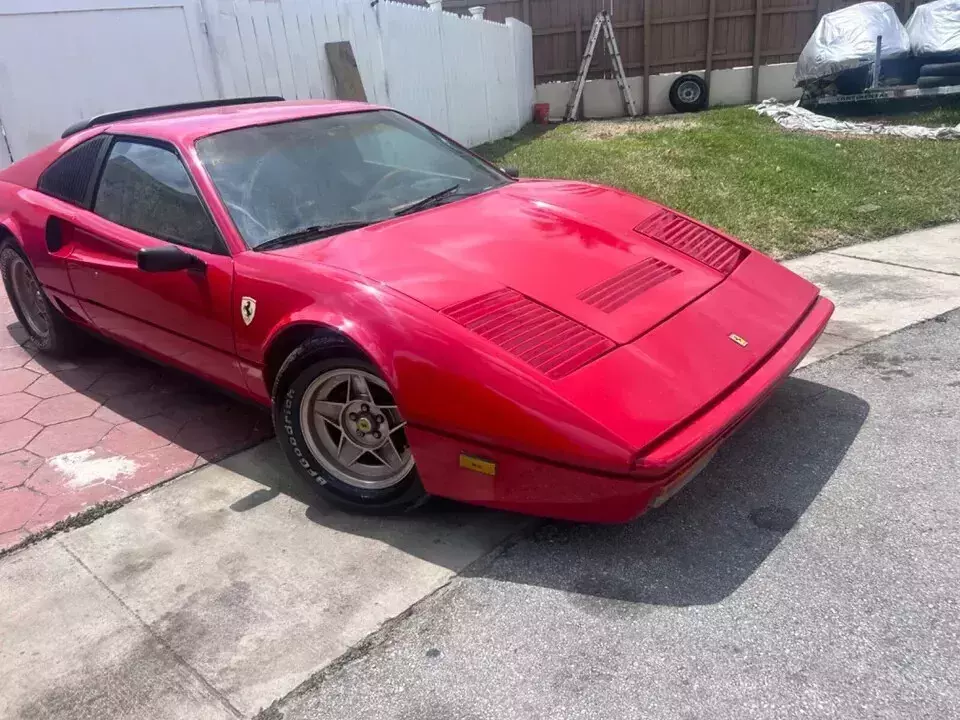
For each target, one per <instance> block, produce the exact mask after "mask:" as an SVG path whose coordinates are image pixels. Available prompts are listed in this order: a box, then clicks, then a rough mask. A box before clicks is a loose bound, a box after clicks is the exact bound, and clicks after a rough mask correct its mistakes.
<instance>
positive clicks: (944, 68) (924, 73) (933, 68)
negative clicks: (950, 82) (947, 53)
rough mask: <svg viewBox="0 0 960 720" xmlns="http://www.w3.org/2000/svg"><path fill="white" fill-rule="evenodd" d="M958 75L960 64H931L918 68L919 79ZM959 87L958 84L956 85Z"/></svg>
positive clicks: (959, 73)
mask: <svg viewBox="0 0 960 720" xmlns="http://www.w3.org/2000/svg"><path fill="white" fill-rule="evenodd" d="M950 75H960V62H951V63H931V64H929V65H923V66H921V68H920V77H944V76H950ZM957 84H958V85H960V82H958V83H957Z"/></svg>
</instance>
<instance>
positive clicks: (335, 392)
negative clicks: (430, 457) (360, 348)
mask: <svg viewBox="0 0 960 720" xmlns="http://www.w3.org/2000/svg"><path fill="white" fill-rule="evenodd" d="M304 364H305V367H303V369H302V370H300V371H299V372H298V373H297V374H296V376H295V377H294V378H293V379H292V381H290V382H289V384H287V386H286V388H285V390H283V391H282V393H281V394H280V395H279V396H278V397H277V398H276V400H275V404H274V423H275V425H276V430H277V436H278V438H279V439H280V442H281V444H282V445H283V448H284V451H285V452H286V454H287V457H288V459H289V460H290V462H291V463H292V464H293V466H294V467H295V468H296V469H297V470H298V471H299V472H300V474H301V475H302V476H304V477H305V478H306V479H307V480H308V481H310V482H311V484H313V486H314V487H315V488H316V490H317V491H318V492H319V493H320V494H321V495H322V496H323V497H324V498H326V499H327V500H329V501H331V502H333V503H334V504H337V505H339V506H342V507H346V508H347V509H350V510H356V511H361V512H371V513H386V512H398V511H404V510H409V509H412V508H414V507H416V506H418V505H420V504H421V503H422V502H423V501H424V500H426V498H427V495H426V493H425V491H424V489H423V486H422V484H421V483H420V478H419V476H418V475H417V470H416V466H415V463H414V460H413V454H412V452H411V450H410V444H409V442H408V441H407V436H406V422H405V421H404V419H403V417H402V416H401V415H400V411H399V409H398V408H397V405H396V402H395V400H394V398H393V394H392V393H391V392H390V388H389V387H388V386H387V384H386V383H385V382H384V381H383V380H382V379H381V378H380V376H379V375H378V374H377V371H376V368H375V367H374V366H373V365H372V364H370V363H369V362H367V361H366V360H363V359H360V358H355V357H342V358H336V359H325V360H319V361H317V362H313V363H309V362H307V363H304Z"/></svg>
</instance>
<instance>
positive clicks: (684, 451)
mask: <svg viewBox="0 0 960 720" xmlns="http://www.w3.org/2000/svg"><path fill="white" fill-rule="evenodd" d="M832 313H833V303H831V302H830V301H829V300H827V299H826V298H822V297H821V298H818V299H817V300H816V302H815V303H814V304H813V306H812V307H811V308H810V310H809V311H808V312H807V314H806V315H805V316H804V317H803V319H802V320H800V322H799V323H797V325H796V326H795V328H794V329H793V331H792V332H791V333H790V334H789V335H788V336H787V337H786V339H785V340H784V341H783V342H782V343H781V344H780V345H779V346H778V347H777V348H776V349H775V350H773V351H772V352H771V353H770V354H769V355H768V356H767V357H766V358H765V359H764V361H763V362H762V363H760V364H759V365H758V366H757V367H756V368H755V369H754V370H753V372H751V374H749V375H748V376H747V377H746V378H745V379H743V380H741V381H740V382H739V383H738V384H737V385H736V386H735V387H733V388H732V389H730V390H729V391H728V392H727V393H726V394H724V395H723V396H721V397H719V398H717V399H715V400H714V401H713V403H712V404H711V405H709V406H707V407H705V408H703V409H701V411H700V412H699V413H698V414H697V415H695V416H694V417H693V418H691V419H688V421H687V422H686V423H685V424H684V425H683V426H682V427H679V428H676V429H674V430H673V431H672V432H671V433H670V435H668V436H667V437H666V438H661V439H659V440H658V441H657V443H656V444H655V445H653V446H651V447H648V448H644V449H643V450H642V451H641V453H640V454H639V456H638V458H637V461H636V464H635V473H633V474H631V475H613V474H600V473H597V472H595V471H589V470H583V469H579V468H574V467H568V466H563V465H558V464H555V463H551V462H549V461H547V460H543V459H541V458H533V457H526V456H522V455H518V454H515V453H512V452H509V451H505V450H501V449H493V448H489V447H485V446H481V445H478V444H475V443H471V442H468V441H464V440H461V439H458V438H452V437H448V436H444V435H439V434H437V433H433V432H430V431H428V430H424V429H420V428H412V427H410V428H408V433H407V436H408V439H409V440H410V443H411V445H412V447H413V448H414V453H415V455H416V458H417V466H418V468H419V469H420V474H421V477H422V480H423V484H424V487H425V488H426V490H427V492H429V493H431V494H433V495H439V496H441V497H447V498H451V499H454V500H461V501H463V502H469V503H474V504H478V505H485V506H488V507H492V508H497V509H501V510H511V511H516V512H522V513H527V514H531V515H541V516H545V517H553V518H559V519H565V520H575V521H580V522H626V521H629V520H632V519H634V518H635V517H637V516H638V515H640V514H641V513H643V512H644V511H645V510H646V509H647V508H648V507H650V506H651V505H653V504H657V503H658V498H666V497H669V496H670V495H672V494H673V493H674V492H676V491H677V490H678V489H679V488H680V487H682V486H683V485H684V484H685V483H686V482H687V481H688V480H689V479H690V478H691V477H693V476H694V475H696V474H697V472H699V470H700V469H701V467H702V465H703V464H704V463H705V462H706V460H708V459H709V457H708V456H712V454H713V453H714V452H715V451H716V449H717V448H718V447H719V446H720V444H721V443H722V442H723V441H724V440H725V439H726V438H727V437H729V436H730V435H731V434H732V433H733V432H734V431H735V430H736V429H737V428H738V427H739V426H740V425H741V424H743V422H745V421H746V420H747V418H749V417H750V415H752V414H753V413H754V412H755V411H756V410H757V409H758V408H759V407H760V405H762V404H763V402H764V401H765V400H766V399H767V398H768V397H769V396H770V394H771V393H772V392H773V391H774V390H775V389H776V387H777V386H778V385H779V384H780V383H781V382H782V381H783V380H784V379H785V378H786V377H787V376H788V375H789V374H790V372H791V371H792V370H793V369H794V368H795V367H796V366H797V364H798V363H799V362H800V361H801V360H802V359H803V357H804V356H805V355H806V354H807V352H809V350H810V348H812V347H813V345H814V343H815V342H816V341H817V338H819V336H820V334H821V333H822V332H823V330H824V328H825V327H826V324H827V321H828V320H829V319H830V315H831V314H832ZM462 453H466V454H468V455H475V456H478V457H483V458H487V459H489V460H491V461H493V462H495V463H496V465H497V470H496V474H495V475H493V476H488V475H482V474H478V473H476V472H472V471H470V470H466V469H463V468H461V467H459V462H458V459H459V457H460V455H461V454H462Z"/></svg>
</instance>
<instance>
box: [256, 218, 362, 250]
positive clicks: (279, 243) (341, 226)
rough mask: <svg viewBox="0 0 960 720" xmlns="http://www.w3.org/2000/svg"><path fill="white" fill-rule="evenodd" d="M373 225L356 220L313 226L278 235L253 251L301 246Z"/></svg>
mask: <svg viewBox="0 0 960 720" xmlns="http://www.w3.org/2000/svg"><path fill="white" fill-rule="evenodd" d="M372 224H373V222H372V221H369V220H363V221H361V220H354V221H352V222H342V223H334V224H332V225H311V226H310V227H306V228H303V229H301V230H296V231H294V232H292V233H287V234H285V235H278V236H277V237H275V238H270V239H269V240H265V241H264V242H262V243H260V244H259V245H257V246H256V247H255V248H253V249H254V250H256V251H257V252H260V251H261V250H276V249H278V248H285V247H290V246H291V245H299V244H300V243H304V242H308V241H310V240H319V239H320V238H325V237H330V236H331V235H336V234H337V233H342V232H346V231H347V230H357V229H359V228H362V227H366V226H367V225H372Z"/></svg>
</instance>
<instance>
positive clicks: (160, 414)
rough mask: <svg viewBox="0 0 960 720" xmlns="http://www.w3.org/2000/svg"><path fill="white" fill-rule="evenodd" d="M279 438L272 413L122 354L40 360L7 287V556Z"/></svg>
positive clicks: (3, 391) (0, 427)
mask: <svg viewBox="0 0 960 720" xmlns="http://www.w3.org/2000/svg"><path fill="white" fill-rule="evenodd" d="M270 434H271V427H270V418H269V415H268V414H267V413H265V412H263V411H261V410H259V409H257V408H255V407H249V406H246V405H243V404H241V403H238V402H237V401H235V400H232V399H230V398H228V397H226V396H224V395H221V394H219V393H217V392H216V391H215V390H213V389H212V388H210V387H208V386H206V385H204V384H202V383H200V382H199V381H196V380H193V379H192V378H189V377H187V376H185V375H183V374H181V373H178V372H176V371H173V370H169V369H165V368H162V367H160V366H158V365H154V364H152V363H150V362H148V361H146V360H142V359H140V358H138V357H136V356H134V355H130V354H128V353H126V352H124V351H123V350H121V349H119V348H115V347H113V346H109V345H106V344H101V343H98V342H91V344H90V348H89V349H87V350H85V351H84V352H83V353H82V355H80V356H78V357H77V358H75V359H73V361H72V362H65V361H62V360H57V359H54V358H50V357H46V356H44V355H42V354H38V353H37V351H36V349H35V348H33V347H32V346H31V344H30V343H29V341H27V339H26V333H25V332H24V330H23V328H22V327H21V326H20V324H19V323H17V318H16V316H15V315H14V313H13V310H12V309H11V307H10V304H9V301H8V300H7V298H6V295H5V294H4V293H3V291H2V288H0V550H3V549H5V548H8V547H11V546H13V545H16V544H17V543H19V542H20V541H22V540H23V539H24V538H26V537H27V536H28V535H29V534H31V533H35V532H39V531H42V530H45V529H47V528H49V527H50V526H52V525H54V524H55V523H57V522H58V521H60V520H63V519H65V518H67V517H69V516H70V515H74V514H76V513H78V512H80V511H82V510H84V509H85V508H87V507H90V506H92V505H95V504H97V503H100V502H104V501H106V500H117V499H120V498H123V497H125V496H127V495H130V494H132V493H135V492H139V491H140V490H143V489H145V488H148V487H151V486H153V485H156V484H157V483H159V482H162V481H163V480H166V479H168V478H170V477H173V476H175V475H178V474H180V473H183V472H185V471H187V470H190V469H191V468H194V467H197V466H199V465H202V464H205V463H208V462H212V461H214V460H217V459H219V458H222V457H224V456H226V455H229V454H230V453H233V452H236V451H237V450H240V449H242V448H244V447H246V446H248V445H250V444H252V443H254V442H256V441H258V440H261V439H264V438H266V437H269V435H270Z"/></svg>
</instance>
